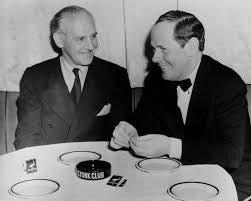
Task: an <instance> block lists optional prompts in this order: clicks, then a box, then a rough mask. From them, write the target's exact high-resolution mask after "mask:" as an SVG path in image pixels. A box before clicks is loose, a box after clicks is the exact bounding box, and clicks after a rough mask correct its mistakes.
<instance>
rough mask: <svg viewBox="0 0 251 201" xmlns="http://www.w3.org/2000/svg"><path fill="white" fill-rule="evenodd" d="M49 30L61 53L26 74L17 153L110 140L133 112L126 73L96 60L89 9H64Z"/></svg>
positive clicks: (16, 142) (94, 39)
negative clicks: (37, 146) (42, 146)
mask: <svg viewBox="0 0 251 201" xmlns="http://www.w3.org/2000/svg"><path fill="white" fill-rule="evenodd" d="M50 31H51V35H50V37H51V41H52V42H53V44H54V45H56V46H55V47H56V48H57V49H58V50H59V53H60V54H59V56H58V57H56V58H53V59H50V60H47V61H44V62H42V63H39V64H36V65H34V66H32V67H29V68H27V69H26V70H25V72H24V74H23V77H22V79H21V82H20V96H19V98H18V100H17V106H18V126H17V129H16V133H15V137H16V138H15V142H14V144H15V147H16V149H20V148H24V147H28V146H36V145H44V144H53V143H64V142H73V141H100V140H102V141H103V140H110V138H111V136H112V131H113V129H114V127H115V126H116V125H117V124H118V122H119V121H122V120H126V119H127V117H128V115H129V114H130V112H131V88H130V83H129V79H128V75H127V72H126V70H125V69H124V68H122V67H119V66H117V65H115V64H113V63H110V62H108V61H105V60H102V59H100V58H97V57H95V56H94V53H95V50H96V48H97V47H98V40H97V31H96V27H95V21H94V18H93V16H92V14H91V13H90V12H89V11H87V10H86V9H84V8H82V7H78V6H69V7H65V8H63V9H62V10H60V11H59V12H58V13H56V15H55V16H54V17H53V19H52V20H51V23H50Z"/></svg>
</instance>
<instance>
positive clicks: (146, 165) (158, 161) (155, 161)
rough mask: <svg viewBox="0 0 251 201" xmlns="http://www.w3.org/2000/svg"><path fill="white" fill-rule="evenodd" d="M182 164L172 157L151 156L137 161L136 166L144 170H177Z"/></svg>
mask: <svg viewBox="0 0 251 201" xmlns="http://www.w3.org/2000/svg"><path fill="white" fill-rule="evenodd" d="M180 166H181V163H180V162H179V161H177V160H175V159H172V158H166V157H163V158H150V159H143V160H141V161H139V162H138V163H136V168H138V169H139V170H142V171H144V172H156V173H161V172H170V171H175V170H177V169H178V168H179V167H180Z"/></svg>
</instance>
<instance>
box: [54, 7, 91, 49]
mask: <svg viewBox="0 0 251 201" xmlns="http://www.w3.org/2000/svg"><path fill="white" fill-rule="evenodd" d="M81 12H88V11H87V10H86V9H85V8H82V7H80V6H75V5H72V6H67V7H65V8H63V9H61V10H60V11H58V12H57V13H56V14H55V15H54V17H53V18H52V20H51V22H50V42H51V45H52V48H53V50H54V51H55V52H57V53H59V54H61V49H60V48H58V47H57V45H56V44H55V42H54V40H53V34H54V33H55V32H57V31H59V29H60V23H61V21H62V19H63V18H64V17H65V16H67V15H74V14H78V13H81ZM88 13H89V12H88Z"/></svg>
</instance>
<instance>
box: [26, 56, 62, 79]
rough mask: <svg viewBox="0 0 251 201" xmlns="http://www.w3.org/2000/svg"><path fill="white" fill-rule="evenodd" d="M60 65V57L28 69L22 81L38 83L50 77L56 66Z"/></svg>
mask: <svg viewBox="0 0 251 201" xmlns="http://www.w3.org/2000/svg"><path fill="white" fill-rule="evenodd" d="M58 65H60V60H59V57H56V58H52V59H48V60H45V61H42V62H40V63H37V64H34V65H33V66H30V67H27V68H26V69H25V71H24V73H23V76H22V79H21V81H27V82H37V81H39V80H43V79H44V78H46V77H48V74H50V72H52V71H53V70H54V69H55V67H56V66H58Z"/></svg>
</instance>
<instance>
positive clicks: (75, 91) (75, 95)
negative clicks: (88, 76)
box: [71, 68, 81, 104]
mask: <svg viewBox="0 0 251 201" xmlns="http://www.w3.org/2000/svg"><path fill="white" fill-rule="evenodd" d="M78 71H79V69H78V68H74V69H73V73H74V75H75V81H74V84H73V88H72V90H71V96H72V99H73V100H74V102H75V103H76V104H77V103H78V102H79V99H80V95H81V83H80V79H79V75H78Z"/></svg>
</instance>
